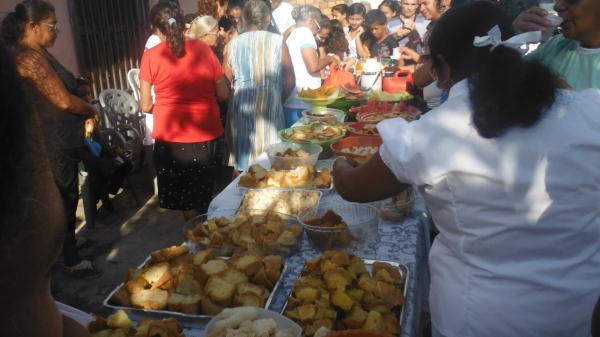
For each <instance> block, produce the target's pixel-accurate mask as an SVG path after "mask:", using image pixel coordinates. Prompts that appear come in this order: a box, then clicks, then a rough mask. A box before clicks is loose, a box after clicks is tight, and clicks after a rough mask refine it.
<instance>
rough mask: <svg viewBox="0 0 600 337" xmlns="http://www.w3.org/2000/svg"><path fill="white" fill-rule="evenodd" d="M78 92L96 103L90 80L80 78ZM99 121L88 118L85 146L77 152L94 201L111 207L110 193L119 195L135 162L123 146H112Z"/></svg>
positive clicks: (87, 100) (85, 130)
mask: <svg viewBox="0 0 600 337" xmlns="http://www.w3.org/2000/svg"><path fill="white" fill-rule="evenodd" d="M77 95H78V96H79V97H80V98H81V99H82V100H84V101H86V102H87V103H90V104H93V100H92V90H91V87H90V85H89V83H88V82H87V81H85V80H83V79H78V80H77ZM97 124H98V122H97V121H96V120H95V119H93V118H90V119H87V120H86V121H85V123H84V136H85V138H84V144H85V147H84V148H83V149H81V150H80V151H78V152H79V154H80V158H81V159H82V161H83V164H84V166H85V168H86V170H87V171H88V174H89V175H88V177H89V179H90V186H91V188H92V194H93V195H94V199H95V200H94V203H96V202H98V200H102V205H103V206H105V207H106V208H107V209H109V210H111V209H112V205H111V203H110V198H109V197H108V194H109V193H110V194H116V193H117V192H118V191H119V188H120V187H121V184H122V183H123V180H124V179H125V177H127V175H128V174H129V172H130V171H131V169H132V167H133V165H132V164H131V162H130V161H129V160H128V159H126V158H124V157H122V156H121V155H120V154H122V152H123V149H115V150H113V149H111V148H110V145H109V144H108V142H107V141H106V139H104V137H102V134H101V133H100V130H98V125H97ZM117 152H120V153H117Z"/></svg>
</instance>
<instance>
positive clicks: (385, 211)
mask: <svg viewBox="0 0 600 337" xmlns="http://www.w3.org/2000/svg"><path fill="white" fill-rule="evenodd" d="M414 206H415V193H414V191H413V189H412V187H410V188H408V189H407V190H405V191H404V192H402V193H400V194H399V195H397V196H395V197H393V198H392V200H391V201H388V202H386V203H384V204H383V205H382V206H381V208H380V214H381V218H383V219H385V220H390V221H403V220H404V219H406V218H408V217H409V216H410V215H411V214H412V211H413V208H414Z"/></svg>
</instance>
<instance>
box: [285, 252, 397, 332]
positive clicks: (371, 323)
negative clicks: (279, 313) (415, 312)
mask: <svg viewBox="0 0 600 337" xmlns="http://www.w3.org/2000/svg"><path fill="white" fill-rule="evenodd" d="M404 281H405V280H404V279H403V277H402V274H401V273H400V270H399V269H398V268H397V267H394V266H392V265H390V264H388V263H384V262H378V263H376V265H373V271H372V272H371V273H369V271H367V268H366V265H365V263H364V261H363V260H362V259H360V258H359V257H357V256H354V255H352V254H350V253H347V252H343V251H326V252H325V253H324V254H323V255H322V256H320V257H318V258H316V259H313V260H309V261H307V262H306V264H305V267H304V270H303V272H302V275H301V276H300V278H299V279H298V280H297V281H296V283H295V284H294V288H293V290H292V294H291V295H290V298H289V299H288V302H287V306H286V310H285V315H286V316H287V317H289V318H291V319H293V320H294V321H296V322H297V323H298V324H300V325H301V326H302V328H303V329H304V333H305V335H307V336H313V335H314V333H315V332H316V331H317V330H318V329H319V328H321V327H326V328H328V329H330V330H346V329H364V330H369V331H380V332H387V333H390V334H393V335H398V333H399V332H400V323H399V322H398V318H397V317H398V313H399V310H400V308H401V305H402V304H403V301H404V298H403V293H402V290H401V289H402V285H403V284H404Z"/></svg>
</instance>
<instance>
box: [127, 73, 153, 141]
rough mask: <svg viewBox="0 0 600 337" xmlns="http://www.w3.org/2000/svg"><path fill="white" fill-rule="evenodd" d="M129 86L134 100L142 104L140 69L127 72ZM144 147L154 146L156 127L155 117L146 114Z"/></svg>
mask: <svg viewBox="0 0 600 337" xmlns="http://www.w3.org/2000/svg"><path fill="white" fill-rule="evenodd" d="M127 84H129V88H131V91H132V92H133V98H135V100H136V101H137V102H138V103H139V102H140V97H141V95H140V69H138V68H131V69H129V71H128V72H127ZM154 100H155V99H154V87H152V101H153V102H154ZM144 122H145V129H144V131H145V132H144V145H152V144H154V138H152V127H153V125H154V117H153V116H152V114H148V113H144Z"/></svg>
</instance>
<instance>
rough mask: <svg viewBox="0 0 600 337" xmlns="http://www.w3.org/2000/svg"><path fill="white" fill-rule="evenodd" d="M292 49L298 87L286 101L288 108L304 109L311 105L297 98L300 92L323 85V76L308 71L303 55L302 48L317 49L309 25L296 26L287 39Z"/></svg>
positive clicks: (291, 53)
mask: <svg viewBox="0 0 600 337" xmlns="http://www.w3.org/2000/svg"><path fill="white" fill-rule="evenodd" d="M286 44H287V47H288V49H289V51H290V58H291V59H292V65H293V67H294V74H295V76H296V87H295V88H294V91H293V92H292V94H291V95H290V96H289V97H288V99H287V100H286V102H285V104H284V105H285V107H286V108H294V109H304V108H308V107H310V106H309V105H307V104H306V103H304V102H302V101H301V100H299V99H297V98H296V95H297V94H298V92H299V91H300V90H302V89H304V88H309V89H316V88H318V87H320V86H321V76H319V74H317V75H313V74H310V73H309V72H308V69H307V68H306V64H305V63H304V58H303V57H302V49H305V48H309V49H314V50H315V51H316V50H317V41H315V37H314V36H313V33H312V32H311V30H310V29H309V28H308V27H297V28H295V29H294V30H293V31H292V33H291V34H290V36H289V37H288V39H287V41H286Z"/></svg>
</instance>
